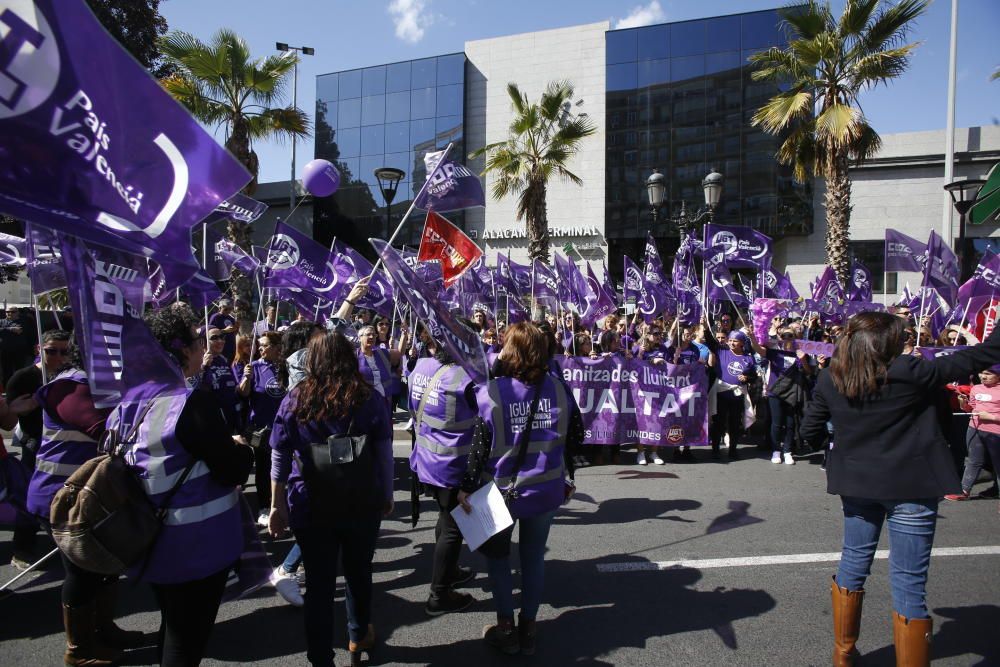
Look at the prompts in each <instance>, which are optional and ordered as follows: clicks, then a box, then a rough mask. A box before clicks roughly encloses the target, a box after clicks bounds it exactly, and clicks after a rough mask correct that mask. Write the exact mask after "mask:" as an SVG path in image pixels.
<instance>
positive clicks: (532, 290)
mask: <svg viewBox="0 0 1000 667" xmlns="http://www.w3.org/2000/svg"><path fill="white" fill-rule="evenodd" d="M536 261H537V260H534V259H533V260H531V303H530V304H529V306H530V307H531V311H532V317H534V311H535V262H536Z"/></svg>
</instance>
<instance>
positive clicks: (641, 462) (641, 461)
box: [635, 452, 646, 466]
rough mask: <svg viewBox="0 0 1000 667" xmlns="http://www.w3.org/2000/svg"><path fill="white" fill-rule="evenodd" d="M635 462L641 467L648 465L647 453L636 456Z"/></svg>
mask: <svg viewBox="0 0 1000 667" xmlns="http://www.w3.org/2000/svg"><path fill="white" fill-rule="evenodd" d="M635 462H636V463H637V464H639V465H641V466H644V465H646V453H645V452H639V453H638V454H636V455H635Z"/></svg>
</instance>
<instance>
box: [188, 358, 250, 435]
mask: <svg viewBox="0 0 1000 667" xmlns="http://www.w3.org/2000/svg"><path fill="white" fill-rule="evenodd" d="M237 384H239V383H238V381H237V379H236V375H234V374H233V367H232V366H230V365H229V362H228V361H227V360H226V358H225V357H224V356H222V355H221V354H217V355H215V357H213V358H212V363H211V364H210V365H209V366H208V368H206V369H204V370H203V371H202V373H201V382H200V383H199V385H198V388H199V389H202V390H205V391H211V392H213V393H214V394H215V395H216V396H217V397H218V399H219V403H221V404H222V412H223V415H224V416H225V418H226V423H227V424H229V426H230V428H236V427H237V426H238V425H239V421H238V418H239V414H238V413H239V409H240V400H239V396H237V395H236V385H237Z"/></svg>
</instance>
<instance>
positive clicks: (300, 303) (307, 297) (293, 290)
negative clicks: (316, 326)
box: [272, 287, 339, 322]
mask: <svg viewBox="0 0 1000 667" xmlns="http://www.w3.org/2000/svg"><path fill="white" fill-rule="evenodd" d="M272 294H273V298H275V299H277V300H278V301H287V302H289V303H291V304H292V305H294V306H295V308H296V309H297V310H299V311H300V312H303V313H305V314H306V316H307V318H308V319H310V320H312V319H314V318H315V319H316V321H319V322H322V321H323V320H325V319H328V318H329V317H330V315H331V314H332V313H333V310H334V309H335V308H336V307H338V306H339V304H337V303H336V302H334V301H331V300H329V299H328V298H324V297H321V296H319V295H317V294H313V293H312V292H309V291H308V290H304V289H299V288H298V287H279V288H277V289H275V290H274V292H273V293H272Z"/></svg>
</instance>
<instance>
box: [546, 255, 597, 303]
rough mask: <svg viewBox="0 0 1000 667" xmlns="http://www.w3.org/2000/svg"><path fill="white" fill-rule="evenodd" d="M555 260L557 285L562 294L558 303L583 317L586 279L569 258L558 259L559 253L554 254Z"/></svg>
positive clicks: (586, 289)
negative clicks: (558, 284)
mask: <svg viewBox="0 0 1000 667" xmlns="http://www.w3.org/2000/svg"><path fill="white" fill-rule="evenodd" d="M554 255H555V260H556V273H557V275H558V276H559V283H560V285H561V286H562V289H563V293H562V294H561V295H560V301H562V302H563V304H565V305H566V306H567V307H569V308H570V309H571V310H572V309H575V310H576V312H577V314H578V315H583V313H585V312H586V311H587V292H588V291H589V289H588V287H587V279H586V278H584V277H583V274H582V273H580V269H578V268H577V267H576V264H575V263H574V262H573V260H572V259H570V258H569V257H565V258H564V257H560V256H559V253H554Z"/></svg>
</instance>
